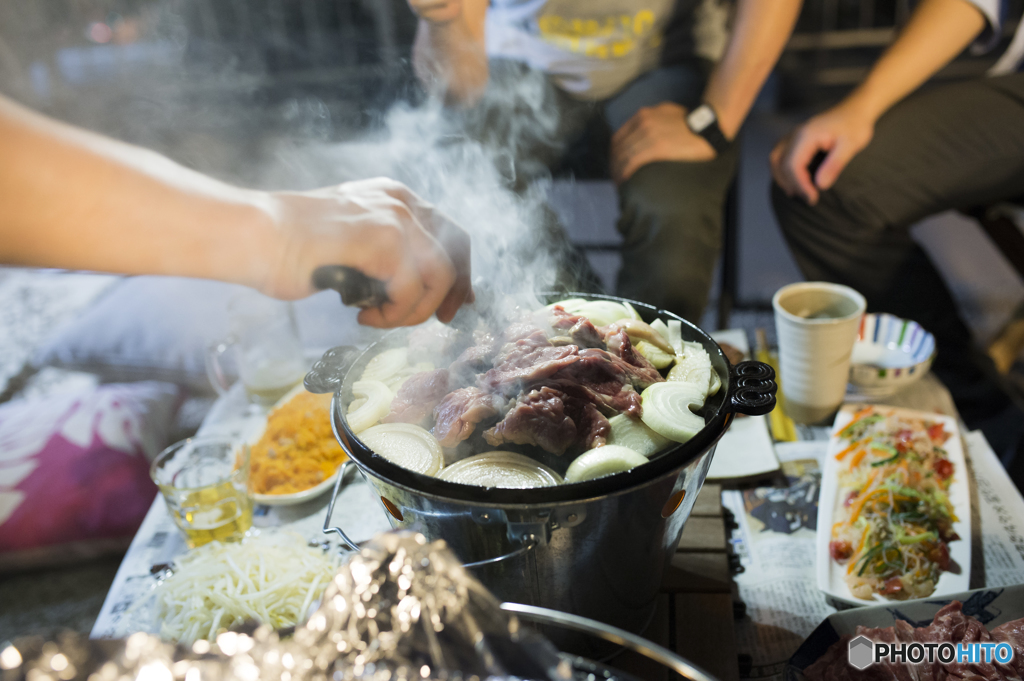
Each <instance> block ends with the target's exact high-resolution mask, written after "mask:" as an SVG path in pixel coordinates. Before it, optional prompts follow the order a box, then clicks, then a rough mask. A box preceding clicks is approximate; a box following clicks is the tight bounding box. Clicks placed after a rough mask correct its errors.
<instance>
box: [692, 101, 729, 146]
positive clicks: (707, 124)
mask: <svg viewBox="0 0 1024 681" xmlns="http://www.w3.org/2000/svg"><path fill="white" fill-rule="evenodd" d="M686 125H687V126H689V128H690V130H692V131H693V132H694V133H695V134H697V135H700V136H701V137H703V138H704V139H706V140H707V141H708V144H710V145H711V147H712V148H713V149H714V150H715V151H716V152H718V153H719V154H721V153H723V152H724V151H726V150H727V149H728V148H729V147H730V146H732V142H730V141H729V140H727V139H726V138H725V135H723V134H722V129H721V128H719V127H718V115H717V114H716V113H715V110H714V109H712V108H711V105H709V104H701V105H700V106H698V107H697V108H696V109H694V110H693V111H691V112H690V113H689V114H688V115H687V116H686Z"/></svg>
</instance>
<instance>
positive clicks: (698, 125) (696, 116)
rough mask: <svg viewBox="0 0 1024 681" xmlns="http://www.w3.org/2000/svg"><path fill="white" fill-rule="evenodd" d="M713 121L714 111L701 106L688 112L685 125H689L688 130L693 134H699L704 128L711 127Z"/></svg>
mask: <svg viewBox="0 0 1024 681" xmlns="http://www.w3.org/2000/svg"><path fill="white" fill-rule="evenodd" d="M714 120H715V112H714V110H713V109H712V108H711V107H710V106H708V105H706V104H702V105H701V106H698V107H697V108H696V109H694V110H693V111H691V112H690V115H689V116H687V117H686V124H687V125H689V126H690V129H691V130H693V131H694V132H701V131H703V130H704V128H706V127H708V126H709V125H711V124H712V123H713V122H714Z"/></svg>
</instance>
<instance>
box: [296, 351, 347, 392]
mask: <svg viewBox="0 0 1024 681" xmlns="http://www.w3.org/2000/svg"><path fill="white" fill-rule="evenodd" d="M358 354H359V349H358V348H355V347H353V346H351V345H339V346H338V347H336V348H331V349H330V350H328V351H327V352H325V353H324V355H323V357H321V358H320V359H319V360H317V362H316V364H314V365H313V368H312V369H310V370H309V373H308V374H306V378H305V380H304V381H303V385H305V386H306V390H308V391H309V392H311V393H316V394H318V395H322V394H324V393H335V392H338V391H339V390H341V382H342V381H343V380H345V374H346V373H348V368H349V367H350V366H351V365H352V362H353V360H355V358H356V357H357V356H358Z"/></svg>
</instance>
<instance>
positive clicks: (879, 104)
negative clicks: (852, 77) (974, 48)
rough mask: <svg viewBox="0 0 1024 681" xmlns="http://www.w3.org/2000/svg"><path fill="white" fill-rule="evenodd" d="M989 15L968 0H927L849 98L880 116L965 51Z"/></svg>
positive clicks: (869, 116) (868, 113)
mask: <svg viewBox="0 0 1024 681" xmlns="http://www.w3.org/2000/svg"><path fill="white" fill-rule="evenodd" d="M984 28H985V18H984V16H983V15H982V13H981V12H980V11H979V10H978V9H977V8H976V7H974V5H971V4H970V3H968V2H966V1H965V0H922V2H921V4H920V5H918V7H917V9H916V10H915V11H914V13H913V14H912V15H911V17H910V21H909V22H908V23H907V25H906V27H904V29H903V31H902V32H901V33H900V35H899V37H898V38H897V39H896V41H895V42H894V43H893V44H892V45H891V46H890V47H889V49H888V50H887V51H886V52H885V54H884V55H882V57H881V58H880V59H879V60H878V63H876V64H875V66H874V68H872V69H871V73H869V74H868V77H867V78H866V79H865V80H864V82H863V83H861V85H860V86H858V87H857V89H856V90H854V91H853V92H852V93H851V94H850V96H849V97H847V99H846V100H845V102H844V104H845V105H847V106H851V107H854V108H856V109H858V110H859V111H860V112H861V115H862V116H864V117H865V118H866V119H867V120H871V121H875V120H877V119H878V118H879V117H880V116H881V115H882V114H883V113H885V112H886V111H888V110H889V108H890V107H891V106H892V105H893V104H895V103H896V102H898V101H900V100H901V99H903V98H904V97H906V96H907V95H908V94H910V93H911V92H913V91H914V90H916V89H917V88H918V87H920V86H921V84H922V83H924V82H925V81H926V80H928V79H929V78H931V77H932V76H933V75H934V74H935V73H936V72H938V71H939V69H941V68H942V67H943V66H945V65H946V64H948V63H949V62H950V61H952V60H953V59H954V58H955V57H956V56H957V55H958V54H960V53H961V52H963V50H964V48H966V47H967V46H968V45H969V44H970V43H971V41H972V40H974V38H975V37H977V35H978V34H979V33H981V31H982V29H984Z"/></svg>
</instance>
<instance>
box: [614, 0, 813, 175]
mask: <svg viewBox="0 0 1024 681" xmlns="http://www.w3.org/2000/svg"><path fill="white" fill-rule="evenodd" d="M801 3H802V0H740V1H739V3H738V4H737V6H736V21H735V25H734V27H733V30H732V34H731V35H730V36H729V44H728V46H727V47H726V50H725V55H724V56H723V57H722V59H721V61H719V63H718V64H717V65H716V66H715V69H714V71H713V72H712V74H711V77H710V79H709V80H708V85H707V88H706V89H705V91H704V100H705V101H706V102H707V103H708V104H710V105H711V106H712V107H713V108H714V109H715V113H716V114H717V115H718V121H719V127H720V128H721V129H722V132H723V133H724V134H725V136H726V137H727V138H729V139H733V138H734V137H735V136H736V133H737V132H738V131H739V129H740V126H741V125H742V124H743V120H744V119H745V118H746V117H747V113H749V111H750V107H751V106H752V105H753V103H754V100H755V99H756V98H757V93H758V92H760V90H761V86H762V85H764V81H765V79H766V78H768V74H769V73H771V71H772V68H774V67H775V62H776V61H777V60H778V58H779V55H780V54H782V48H783V47H784V46H785V45H786V41H787V40H788V39H789V34H790V32H791V31H792V30H793V25H794V24H795V23H796V18H797V15H798V14H799V13H800V5H801ZM686 114H687V111H686V108H685V107H682V106H680V105H678V104H675V103H672V102H665V103H663V104H659V105H657V106H653V107H646V108H643V109H640V111H638V112H637V113H636V114H635V115H634V116H633V117H632V118H630V119H629V120H628V121H626V123H625V124H624V125H623V126H622V127H621V128H619V130H618V131H616V133H615V135H613V136H612V176H613V177H614V178H615V179H616V180H617V181H619V182H624V181H626V180H628V179H629V178H630V176H632V174H633V173H635V172H636V171H637V170H639V169H640V168H642V167H643V166H645V165H646V164H648V163H653V162H655V161H709V160H711V159H713V158H714V157H715V150H714V149H713V148H712V147H711V145H710V144H708V142H707V140H705V139H704V138H703V137H701V136H700V135H697V134H695V133H693V132H692V131H691V130H690V128H689V126H687V124H686Z"/></svg>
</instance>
